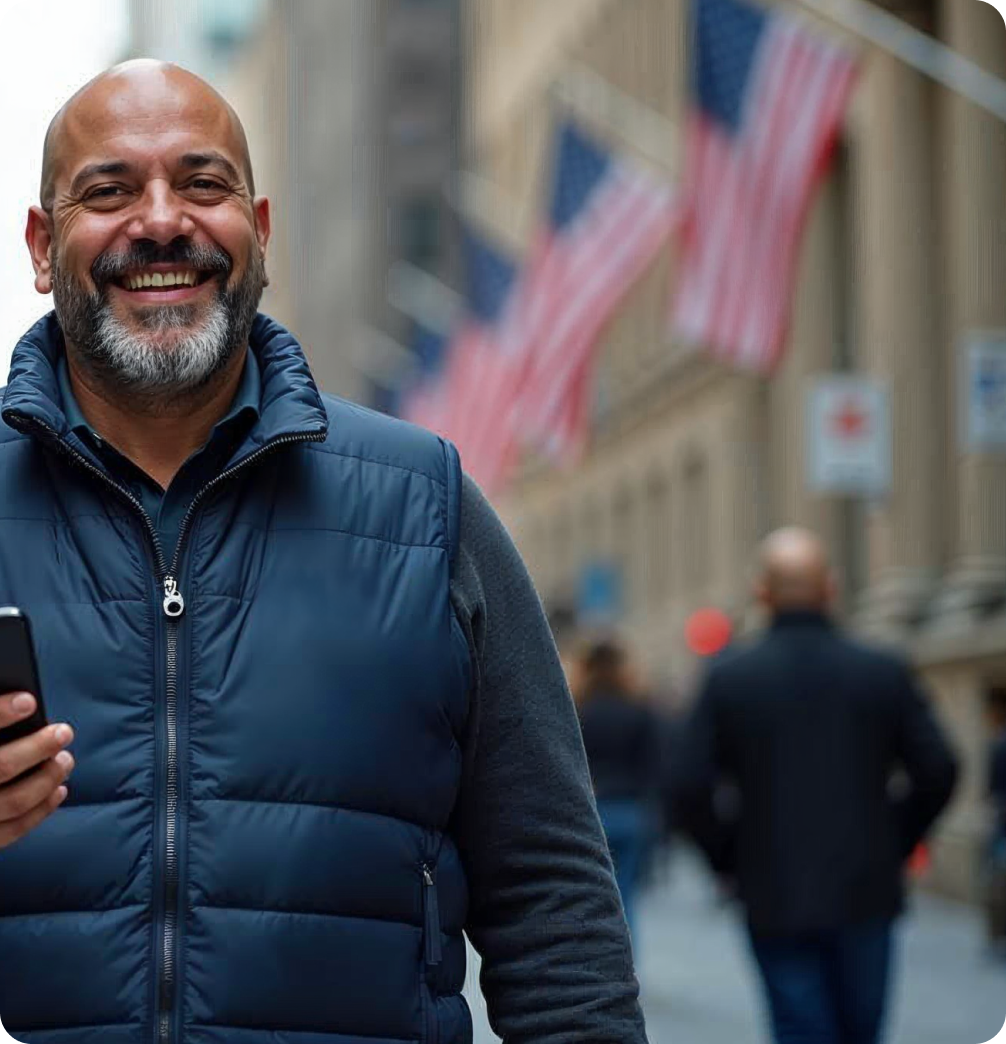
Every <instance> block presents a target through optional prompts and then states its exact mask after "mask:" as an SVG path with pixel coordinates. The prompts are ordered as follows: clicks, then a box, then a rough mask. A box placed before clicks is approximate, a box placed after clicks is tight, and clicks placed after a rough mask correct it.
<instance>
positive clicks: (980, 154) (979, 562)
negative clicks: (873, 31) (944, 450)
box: [935, 0, 1006, 626]
mask: <svg viewBox="0 0 1006 1044" xmlns="http://www.w3.org/2000/svg"><path fill="white" fill-rule="evenodd" d="M941 13H942V19H943V30H944V36H945V39H946V42H947V44H948V45H949V46H951V47H953V48H954V49H955V50H956V51H958V52H960V53H961V54H963V55H964V56H965V57H967V58H970V59H971V60H972V61H975V62H977V63H978V64H979V65H981V66H983V67H984V68H986V69H987V70H988V71H989V72H991V73H993V74H994V75H995V76H999V77H1002V78H1006V28H1004V26H1003V20H1002V17H1001V16H1000V15H999V13H998V12H997V11H996V10H995V9H994V8H992V7H990V6H989V5H988V4H984V3H973V2H972V3H961V2H960V0H943V3H942V12H941ZM940 108H941V111H940V116H941V126H940V129H941V132H942V141H941V150H940V151H941V152H942V154H943V155H944V156H945V157H946V166H945V168H944V171H945V173H944V177H945V182H944V185H943V189H944V197H943V198H944V203H945V206H944V213H945V215H946V242H947V249H946V251H945V256H946V267H945V270H944V274H943V278H944V280H945V286H946V288H947V292H946V297H947V312H948V317H947V318H948V323H947V337H946V352H947V361H946V373H947V388H948V394H949V398H950V402H949V404H948V405H949V411H950V415H951V417H952V418H953V423H952V425H951V428H950V431H949V433H948V434H949V439H950V464H951V468H950V476H949V488H950V491H951V492H952V494H953V495H952V498H951V499H950V503H951V504H953V505H954V510H953V511H952V513H951V514H952V517H951V519H950V535H951V539H950V547H949V552H950V553H949V567H950V568H949V571H948V576H947V580H946V583H945V585H944V589H943V592H942V594H941V597H940V598H939V600H938V603H937V610H938V616H937V619H936V621H935V622H936V623H937V624H939V625H955V624H959V625H964V626H966V625H967V624H968V623H969V622H970V621H971V620H972V619H973V618H974V615H975V611H976V610H978V611H980V610H981V608H982V606H983V605H985V604H987V603H990V602H992V603H997V602H998V603H1001V601H1002V598H1003V593H1004V589H1006V455H1004V454H1003V453H1002V451H999V452H998V453H981V452H976V451H971V450H969V449H968V448H967V447H966V446H965V445H964V443H963V440H962V437H961V427H962V419H963V418H962V417H961V412H962V409H961V408H962V406H963V404H964V395H965V392H966V389H965V388H964V387H963V386H962V385H963V378H964V371H963V369H962V366H961V362H962V346H963V344H964V342H965V340H966V338H967V336H968V334H969V332H976V331H1001V332H1002V336H1004V337H1006V124H1004V123H1002V122H1001V121H1000V120H997V119H996V118H995V117H994V116H992V115H990V114H987V113H986V112H985V111H984V110H983V109H979V108H978V107H977V106H976V105H973V104H971V103H970V102H968V101H967V100H965V99H964V98H962V97H961V96H960V95H958V94H954V93H952V92H950V91H941V107H940Z"/></svg>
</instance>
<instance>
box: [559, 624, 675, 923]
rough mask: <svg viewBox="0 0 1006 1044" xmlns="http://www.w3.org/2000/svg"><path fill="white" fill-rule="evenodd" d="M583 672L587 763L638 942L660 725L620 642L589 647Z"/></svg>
mask: <svg viewBox="0 0 1006 1044" xmlns="http://www.w3.org/2000/svg"><path fill="white" fill-rule="evenodd" d="M578 667H579V670H578V682H577V684H575V685H574V686H573V692H574V697H575V699H576V701H577V709H578V712H579V715H580V727H581V729H582V732H583V744H584V747H585V748H586V751H587V764H588V765H589V767H590V775H591V779H592V780H593V783H594V794H595V796H596V798H597V810H598V812H599V813H600V816H601V823H602V825H603V827H604V832H605V835H606V836H607V839H608V847H609V849H610V850H611V858H612V862H613V863H614V866H615V878H616V880H617V882H618V888H619V891H620V892H621V896H622V905H623V907H624V908H625V918H626V920H627V921H628V924H629V932H630V934H631V935H632V937H633V939H634V940H635V939H636V938H637V936H636V931H637V927H636V898H637V895H638V892H639V887H640V883H641V882H642V879H643V876H644V873H645V870H646V864H647V860H648V858H649V855H650V851H651V849H652V846H653V844H654V842H655V841H656V838H657V832H658V826H659V799H660V756H661V733H660V723H659V720H658V718H657V715H656V714H655V713H654V712H653V710H652V709H651V708H650V707H649V706H648V705H647V704H646V702H645V697H643V696H642V694H641V692H640V687H639V685H638V684H637V683H636V682H635V680H634V678H633V674H632V667H631V663H630V660H629V656H628V653H627V651H626V649H625V648H624V647H623V646H622V645H621V644H620V643H619V642H618V641H616V640H615V639H612V638H604V639H601V640H597V641H594V642H592V643H590V644H589V645H588V646H587V647H586V649H585V650H584V652H583V654H582V656H581V658H580V661H579V664H578Z"/></svg>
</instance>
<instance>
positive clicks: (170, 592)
mask: <svg viewBox="0 0 1006 1044" xmlns="http://www.w3.org/2000/svg"><path fill="white" fill-rule="evenodd" d="M184 612H185V599H184V598H182V592H181V591H179V590H178V584H176V583H175V578H174V577H173V576H166V577H165V578H164V615H165V616H170V617H172V618H174V617H176V616H181V615H182V613H184Z"/></svg>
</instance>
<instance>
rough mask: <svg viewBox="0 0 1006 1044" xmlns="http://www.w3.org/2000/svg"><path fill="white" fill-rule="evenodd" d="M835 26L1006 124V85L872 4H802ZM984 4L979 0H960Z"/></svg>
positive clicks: (806, 0)
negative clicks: (940, 84)
mask: <svg viewBox="0 0 1006 1044" xmlns="http://www.w3.org/2000/svg"><path fill="white" fill-rule="evenodd" d="M797 2H798V3H799V4H800V5H802V6H803V7H806V8H807V9H809V10H811V11H813V12H814V13H815V14H817V15H820V16H821V17H822V18H825V19H827V20H828V21H829V22H832V23H833V24H835V25H838V26H840V27H841V28H843V29H845V30H847V31H848V32H850V33H852V34H854V35H855V36H858V37H860V38H861V39H863V40H866V41H868V42H869V43H871V44H874V45H875V46H877V47H880V48H881V49H882V50H885V51H888V52H889V53H890V54H893V55H894V56H895V57H897V58H900V59H901V60H902V61H903V62H905V63H906V64H907V65H910V66H912V68H914V69H917V70H918V71H919V72H921V73H923V74H924V75H926V76H928V77H930V78H931V79H933V80H936V81H937V82H938V83H942V84H943V86H944V87H947V88H949V89H950V90H952V91H954V92H955V93H957V94H960V95H963V96H964V97H965V98H967V99H968V100H969V101H972V102H974V104H975V105H979V106H981V107H982V108H983V109H985V110H986V111H987V112H990V113H992V115H993V116H996V117H998V118H999V119H1000V120H1002V121H1003V122H1004V123H1006V81H1003V80H1000V79H999V78H998V77H997V76H993V75H992V74H991V73H989V72H986V71H985V70H984V69H983V68H981V66H979V65H977V64H976V63H975V62H972V61H970V60H969V59H967V58H965V57H964V56H963V55H961V54H958V53H957V52H956V51H955V50H953V48H950V47H947V46H946V45H945V44H941V43H940V42H939V41H937V40H934V39H933V38H932V37H931V36H927V35H926V34H925V33H923V32H921V31H920V30H918V29H915V28H913V27H912V26H910V25H908V24H907V23H906V22H904V21H902V19H900V18H898V17H896V16H895V15H892V14H888V12H887V11H884V10H881V8H879V7H877V6H876V5H875V4H872V3H869V2H868V0H797ZM957 2H958V3H972V4H973V3H978V2H979V0H957Z"/></svg>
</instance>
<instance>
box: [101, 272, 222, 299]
mask: <svg viewBox="0 0 1006 1044" xmlns="http://www.w3.org/2000/svg"><path fill="white" fill-rule="evenodd" d="M216 274H217V273H215V272H210V271H204V270H200V269H198V268H193V267H191V266H188V265H184V264H177V263H176V264H172V265H166V264H156V265H146V266H144V267H142V268H136V269H132V270H131V271H129V272H127V273H125V275H122V276H118V277H116V278H113V279H111V280H109V283H108V285H109V286H111V287H113V288H114V289H115V290H117V291H118V292H119V293H120V294H123V295H124V296H126V297H127V298H128V299H129V300H130V301H132V302H133V303H136V304H148V303H149V304H172V303H174V302H182V301H188V300H190V299H192V298H194V297H196V296H197V295H198V294H199V293H200V291H201V289H202V288H203V287H204V286H205V285H206V284H207V283H209V282H211V281H212V278H213V276H214V275H216Z"/></svg>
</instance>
